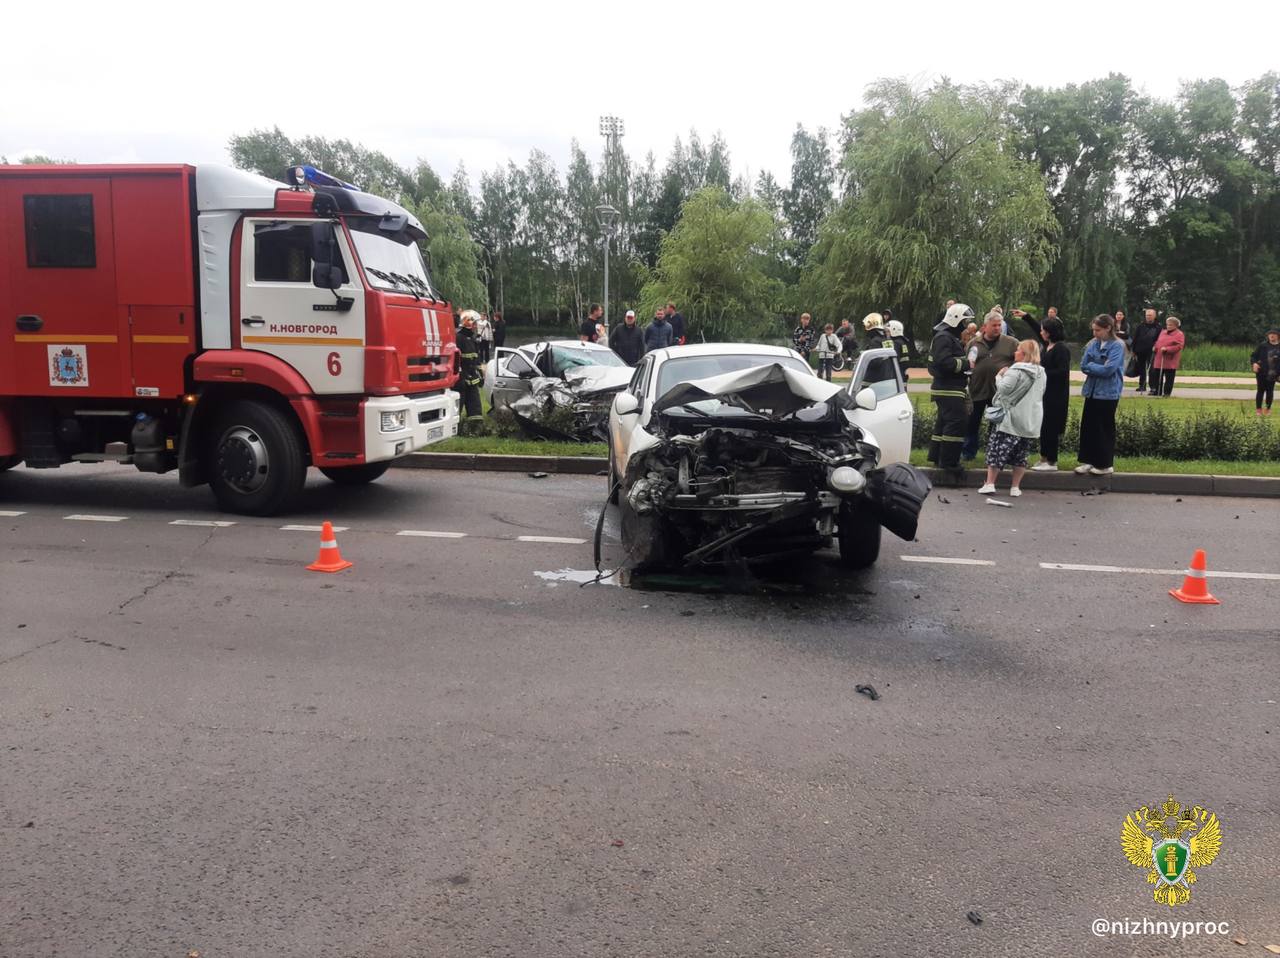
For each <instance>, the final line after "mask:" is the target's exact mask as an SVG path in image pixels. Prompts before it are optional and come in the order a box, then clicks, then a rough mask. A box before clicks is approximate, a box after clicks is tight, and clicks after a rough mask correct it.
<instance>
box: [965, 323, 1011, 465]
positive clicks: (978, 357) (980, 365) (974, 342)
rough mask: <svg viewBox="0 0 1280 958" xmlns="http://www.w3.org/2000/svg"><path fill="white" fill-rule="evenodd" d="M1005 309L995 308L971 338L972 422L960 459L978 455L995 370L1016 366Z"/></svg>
mask: <svg viewBox="0 0 1280 958" xmlns="http://www.w3.org/2000/svg"><path fill="white" fill-rule="evenodd" d="M1003 329H1004V311H1003V310H1002V309H1000V307H999V306H996V307H993V308H992V309H991V311H990V312H988V313H987V315H986V316H985V317H983V320H982V326H981V328H980V329H979V330H978V335H976V336H974V337H973V338H972V339H971V340H969V367H970V369H972V373H971V374H970V376H969V402H970V407H969V424H968V428H967V430H966V432H965V437H964V446H963V448H962V449H961V450H960V458H961V459H972V458H973V457H974V456H976V455H977V454H978V444H979V439H980V434H981V430H982V423H983V414H984V413H986V411H987V406H988V405H990V403H991V397H992V396H993V395H995V391H996V373H998V372H1000V370H1002V369H1008V368H1009V367H1010V366H1012V365H1013V363H1014V359H1013V354H1014V353H1015V352H1017V349H1018V341H1017V340H1016V339H1014V338H1013V337H1012V336H1006V335H1005V334H1004V332H1003V331H1002V330H1003Z"/></svg>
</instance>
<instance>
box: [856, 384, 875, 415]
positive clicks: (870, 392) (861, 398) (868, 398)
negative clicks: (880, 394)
mask: <svg viewBox="0 0 1280 958" xmlns="http://www.w3.org/2000/svg"><path fill="white" fill-rule="evenodd" d="M853 404H854V405H855V406H857V407H858V408H859V409H865V410H866V411H867V412H874V411H875V408H876V391H875V390H874V389H872V388H871V387H870V386H863V387H862V388H861V389H859V390H858V392H857V394H856V395H855V396H854V397H853Z"/></svg>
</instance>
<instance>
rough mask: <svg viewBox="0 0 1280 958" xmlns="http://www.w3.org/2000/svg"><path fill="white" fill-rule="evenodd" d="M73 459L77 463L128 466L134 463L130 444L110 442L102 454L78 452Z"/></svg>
mask: <svg viewBox="0 0 1280 958" xmlns="http://www.w3.org/2000/svg"><path fill="white" fill-rule="evenodd" d="M71 458H72V460H73V461H75V462H119V463H122V464H124V465H128V464H130V463H132V462H133V453H131V452H129V445H128V443H124V442H109V443H107V447H106V448H105V449H104V450H103V451H102V452H78V453H76V454H75V455H74V456H72V457H71Z"/></svg>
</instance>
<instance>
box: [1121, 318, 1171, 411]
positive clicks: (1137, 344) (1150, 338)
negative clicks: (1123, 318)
mask: <svg viewBox="0 0 1280 958" xmlns="http://www.w3.org/2000/svg"><path fill="white" fill-rule="evenodd" d="M1163 331H1164V330H1163V327H1161V325H1160V324H1159V323H1157V322H1156V311H1155V310H1154V309H1148V310H1146V311H1145V312H1144V313H1143V316H1142V322H1141V323H1139V324H1138V326H1137V327H1136V328H1135V329H1133V330H1131V331H1130V333H1129V348H1130V349H1131V350H1132V351H1133V355H1134V357H1135V358H1136V359H1137V363H1138V395H1142V394H1143V393H1145V392H1146V391H1147V377H1148V376H1149V375H1150V373H1151V357H1152V355H1153V354H1154V353H1155V351H1156V340H1157V339H1159V338H1160V333H1162V332H1163ZM1151 385H1152V388H1153V389H1154V387H1155V382H1154V381H1153V382H1152V384H1151Z"/></svg>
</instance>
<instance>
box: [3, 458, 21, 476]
mask: <svg viewBox="0 0 1280 958" xmlns="http://www.w3.org/2000/svg"><path fill="white" fill-rule="evenodd" d="M20 462H22V457H21V456H0V472H4V471H5V470H6V469H12V468H13V467H14V466H16V465H18V463H20Z"/></svg>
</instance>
